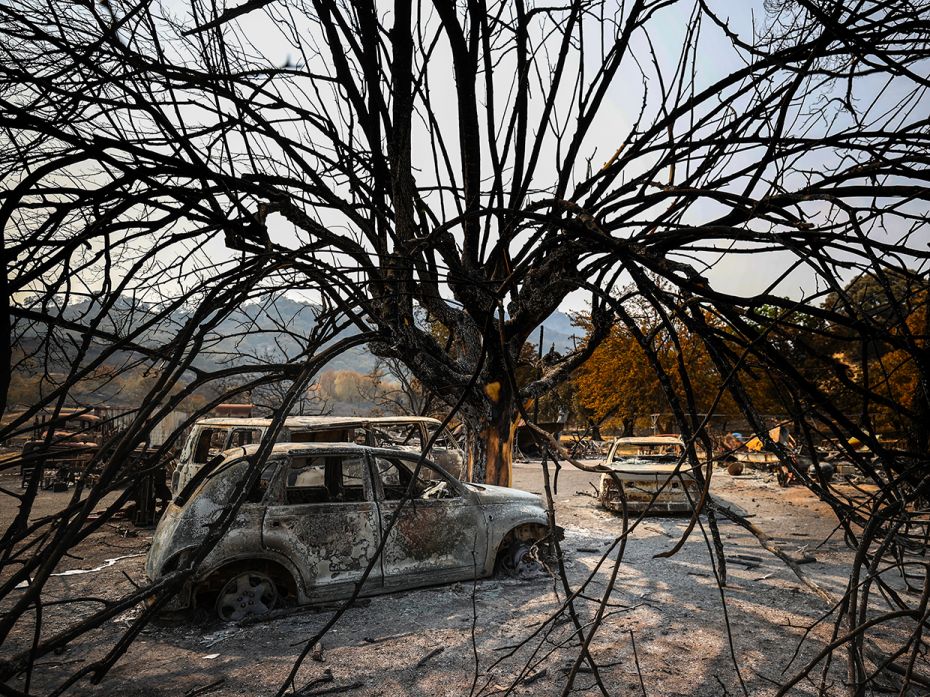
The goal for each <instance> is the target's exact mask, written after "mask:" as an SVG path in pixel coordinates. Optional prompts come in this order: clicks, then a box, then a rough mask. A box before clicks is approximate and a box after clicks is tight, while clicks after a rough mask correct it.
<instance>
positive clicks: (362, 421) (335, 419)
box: [194, 416, 442, 429]
mask: <svg viewBox="0 0 930 697" xmlns="http://www.w3.org/2000/svg"><path fill="white" fill-rule="evenodd" d="M413 423H417V424H419V423H422V424H430V425H438V424H440V423H442V422H441V421H439V420H438V419H434V418H432V417H429V416H288V417H287V418H285V419H284V425H285V426H286V427H287V428H292V429H293V428H307V429H313V428H319V429H324V428H339V427H342V428H348V427H350V426H367V425H374V426H377V425H390V424H413ZM194 425H195V426H245V427H249V426H252V427H255V428H264V427H268V426H270V425H271V419H270V418H258V417H229V416H223V417H209V418H205V419H198V420H197V422H196V423H195V424H194Z"/></svg>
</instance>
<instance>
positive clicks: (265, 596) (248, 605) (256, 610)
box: [216, 571, 278, 622]
mask: <svg viewBox="0 0 930 697" xmlns="http://www.w3.org/2000/svg"><path fill="white" fill-rule="evenodd" d="M277 603H278V587H277V586H276V585H275V583H274V581H272V580H271V578H270V577H269V576H267V575H265V574H263V573H261V572H258V571H242V572H240V573H237V574H235V575H233V576H231V577H230V578H229V580H228V581H226V583H225V584H224V585H223V588H222V589H221V590H220V594H219V596H217V599H216V614H217V616H218V617H219V618H220V619H221V620H223V621H224V622H238V621H239V620H243V619H245V618H247V617H260V616H261V615H266V614H268V613H269V612H271V611H272V610H273V609H274V607H275V605H277Z"/></svg>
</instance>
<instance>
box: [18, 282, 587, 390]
mask: <svg viewBox="0 0 930 697" xmlns="http://www.w3.org/2000/svg"><path fill="white" fill-rule="evenodd" d="M102 309H103V308H101V306H100V304H99V302H98V301H97V300H87V301H84V302H81V303H75V304H72V305H69V306H67V307H65V308H63V309H62V310H61V313H62V316H63V317H64V318H65V319H67V320H69V321H71V322H75V323H78V324H87V323H93V325H94V326H95V327H97V328H98V329H100V330H103V331H106V332H113V333H116V334H120V335H126V334H127V333H129V332H131V331H133V330H136V329H138V328H140V327H142V326H144V325H145V324H146V323H147V322H151V321H152V320H153V319H154V318H155V317H156V316H157V314H158V312H159V311H160V308H157V307H156V306H154V305H152V304H150V303H145V302H141V301H137V300H134V299H132V298H119V299H118V300H117V301H116V302H114V304H113V305H112V307H110V308H109V309H108V310H107V311H106V312H105V313H102ZM319 311H320V308H319V306H317V305H314V304H312V303H308V302H302V301H299V300H294V299H291V298H287V297H283V296H279V297H278V298H276V299H274V300H273V301H271V302H269V303H264V304H258V303H256V304H252V305H245V306H243V307H241V308H239V309H237V310H235V311H234V312H232V313H231V314H230V315H229V316H228V317H225V318H224V319H223V320H222V321H220V322H218V323H217V325H216V326H215V327H214V328H212V329H211V331H210V333H209V335H208V340H207V341H206V342H205V344H204V347H203V349H202V350H201V352H200V355H199V356H198V358H197V359H196V361H195V365H197V366H198V367H201V368H207V369H209V368H213V367H217V366H219V365H229V364H230V363H235V362H239V361H241V360H243V359H246V360H247V359H250V358H251V359H255V358H258V359H266V360H281V359H282V358H284V357H294V356H297V355H299V353H300V351H301V347H302V342H301V340H300V339H301V338H303V337H307V336H309V335H310V334H311V332H312V331H313V329H314V327H315V326H316V321H317V315H318V313H319ZM192 315H193V311H192V310H190V309H184V308H182V309H179V310H176V311H174V312H172V313H171V315H170V316H169V317H167V318H163V319H162V320H160V321H159V322H158V323H157V325H155V326H153V327H152V328H151V329H149V330H147V331H146V332H145V333H143V335H142V337H141V339H140V340H139V343H142V344H149V345H160V344H165V343H167V342H169V341H170V340H171V339H172V338H173V337H174V336H175V334H176V332H177V331H179V330H180V329H181V327H183V326H184V325H185V324H186V323H187V322H189V321H190V319H191V317H192ZM210 319H212V318H210ZM543 327H544V332H543V351H544V352H547V351H549V350H550V348H552V347H553V346H554V347H555V350H556V351H558V352H559V353H562V354H564V353H566V352H568V351H571V350H572V349H573V347H574V344H575V342H580V341H581V338H582V336H583V333H582V332H581V330H580V329H579V328H578V327H574V326H572V322H571V318H570V317H569V316H568V315H566V314H564V313H562V312H555V313H553V314H552V315H551V316H550V317H549V318H548V319H547V320H546V321H545V322H544V323H543ZM354 332H355V330H347V331H346V332H344V333H343V334H342V335H341V336H349V335H351V334H352V333H354ZM573 335H574V336H575V341H574V342H573V340H572V336H573ZM39 338H40V337H39V335H38V333H37V330H36V329H30V330H27V331H25V332H24V333H23V335H22V336H21V338H20V343H21V344H23V347H24V348H26V349H27V350H28V348H29V344H34V343H35V342H37V341H38V340H39ZM530 342H531V343H533V344H534V345H536V344H537V343H538V342H539V329H536V330H535V331H534V332H533V334H532V335H531V336H530ZM91 353H93V351H91ZM375 361H376V359H375V357H374V356H373V355H372V354H371V352H370V351H369V350H368V348H367V347H358V348H354V349H349V350H347V351H345V352H344V353H343V354H342V355H340V356H338V357H336V358H334V359H333V360H332V361H330V363H329V364H328V365H327V369H329V370H354V371H356V372H360V373H367V372H369V371H371V369H372V368H373V367H374V365H375Z"/></svg>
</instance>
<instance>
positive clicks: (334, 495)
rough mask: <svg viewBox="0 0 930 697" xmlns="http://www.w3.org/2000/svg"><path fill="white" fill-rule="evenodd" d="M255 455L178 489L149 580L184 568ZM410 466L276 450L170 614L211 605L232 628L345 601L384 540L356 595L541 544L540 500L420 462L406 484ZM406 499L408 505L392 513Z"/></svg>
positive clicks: (372, 451)
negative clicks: (284, 608) (296, 607)
mask: <svg viewBox="0 0 930 697" xmlns="http://www.w3.org/2000/svg"><path fill="white" fill-rule="evenodd" d="M257 449H258V446H257V445H250V446H246V447H243V448H237V449H235V450H231V451H228V452H227V453H226V454H225V457H224V458H223V459H222V460H214V461H213V462H211V463H210V464H209V465H207V466H205V467H203V468H201V469H200V470H199V471H198V473H197V474H196V476H195V477H194V478H193V479H191V481H189V482H188V483H187V485H186V486H185V487H184V489H183V490H182V491H181V492H180V493H179V494H178V496H177V497H176V498H175V500H174V501H173V502H172V503H171V505H170V506H169V507H168V509H167V510H166V512H165V514H164V515H163V517H162V519H161V521H160V522H159V524H158V527H157V529H156V530H155V536H154V539H153V541H152V547H151V549H150V550H149V555H148V559H147V560H146V572H147V573H148V575H149V578H151V579H152V580H153V581H157V580H158V579H160V578H162V577H163V576H165V575H166V574H168V573H170V572H172V571H175V570H176V569H178V568H181V567H183V566H184V565H185V564H186V563H187V560H188V559H189V558H190V555H191V554H193V553H194V552H195V550H196V549H197V547H198V546H199V545H200V544H201V542H202V541H203V540H204V539H205V537H206V535H207V530H208V527H209V526H210V525H211V523H213V522H215V521H216V520H218V519H219V517H220V515H221V514H222V512H223V510H224V509H225V508H227V507H228V506H229V504H230V497H231V496H232V495H233V493H234V490H235V488H236V484H237V483H238V482H241V481H243V478H244V477H245V476H246V474H247V471H248V468H249V465H250V458H253V457H254V456H255V453H256V451H257ZM419 458H420V456H419V455H418V454H416V453H410V452H405V451H402V450H390V449H384V448H371V447H366V446H361V445H352V444H312V443H280V444H276V445H275V446H274V447H273V450H272V454H271V455H270V457H269V458H268V461H267V463H266V466H265V467H264V469H263V471H262V473H261V477H260V480H259V481H258V483H257V484H256V486H255V487H254V488H253V489H252V490H251V491H249V492H247V494H246V503H244V504H243V505H242V506H241V508H240V510H239V512H238V514H237V516H236V519H235V521H234V522H233V524H232V526H231V527H230V528H229V530H228V531H227V532H226V534H225V535H224V536H223V537H222V538H221V539H220V541H219V542H218V543H217V544H216V545H214V546H213V548H212V549H211V550H210V552H209V554H208V555H207V557H206V558H205V559H204V561H203V562H202V563H201V564H200V566H199V567H198V569H197V570H196V572H195V573H194V575H193V577H192V579H191V580H190V581H189V582H187V583H186V584H185V586H184V588H183V589H182V592H181V593H180V595H179V597H178V598H177V600H176V601H175V602H174V603H173V607H174V608H175V609H179V608H186V607H193V606H200V607H203V606H205V605H206V606H207V607H210V606H212V607H213V608H215V610H216V613H217V615H218V616H219V617H220V618H221V619H223V620H227V621H235V620H239V619H243V618H245V617H248V616H250V615H260V614H264V613H266V612H268V611H270V610H271V609H272V608H274V607H275V606H278V605H280V604H295V603H296V604H303V603H313V602H319V601H326V600H334V599H339V598H345V597H348V596H349V595H351V593H352V591H353V589H354V586H355V585H356V583H357V582H358V581H360V580H361V578H362V575H363V573H364V571H365V569H366V568H367V567H368V565H369V563H370V562H371V560H372V559H373V558H374V557H375V555H376V552H377V550H378V547H379V545H380V544H381V541H382V538H383V537H385V536H386V542H385V543H384V548H383V552H382V554H381V555H380V558H378V559H377V561H376V562H375V564H374V567H373V568H372V571H371V573H370V575H369V576H368V578H367V580H366V582H365V585H364V586H363V588H362V593H363V594H366V595H370V594H375V593H380V592H388V591H394V590H400V589H405V588H414V587H417V586H425V585H431V584H436V583H446V582H452V581H459V580H466V579H473V578H476V577H483V576H487V575H489V574H491V573H492V572H493V571H494V570H495V566H496V565H497V566H503V567H505V568H508V567H509V568H513V567H514V566H516V565H518V564H520V563H522V562H523V561H524V559H526V558H532V557H533V556H534V555H535V554H537V552H538V550H539V549H540V548H544V547H545V546H546V543H547V541H548V539H549V527H548V523H547V518H546V511H545V509H544V507H543V505H542V501H541V500H540V498H539V497H538V496H535V495H533V494H529V493H527V492H523V491H519V490H516V489H508V488H504V487H495V486H485V485H477V484H465V483H462V482H460V481H459V480H457V479H456V478H455V477H453V476H451V475H449V474H448V473H446V472H445V471H444V470H443V469H442V468H441V467H439V466H438V465H436V464H435V463H432V462H429V461H424V463H423V465H422V466H421V468H420V472H419V475H418V476H415V473H416V466H417V462H418V460H419ZM405 492H410V493H409V494H407V497H408V499H410V500H408V501H407V503H406V504H405V505H403V507H401V501H402V499H403V498H404V496H405ZM399 508H400V513H399V514H397V511H398V509H399ZM395 514H397V520H396V521H395V524H394V525H393V527H391V528H390V529H389V526H390V521H391V519H392V518H393V517H394V516H395Z"/></svg>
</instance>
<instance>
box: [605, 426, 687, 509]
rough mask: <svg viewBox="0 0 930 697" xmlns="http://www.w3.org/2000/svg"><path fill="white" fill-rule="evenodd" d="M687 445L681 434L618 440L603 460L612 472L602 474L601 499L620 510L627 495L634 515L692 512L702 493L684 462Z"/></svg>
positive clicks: (629, 506) (612, 507)
mask: <svg viewBox="0 0 930 697" xmlns="http://www.w3.org/2000/svg"><path fill="white" fill-rule="evenodd" d="M684 447H685V445H684V443H683V442H682V440H681V438H679V437H678V436H650V437H630V438H618V439H616V440H615V441H614V442H613V444H612V445H611V447H610V451H609V452H608V454H607V458H606V459H605V460H604V463H603V464H604V465H606V466H607V467H609V468H610V469H611V470H612V472H611V473H604V474H602V475H601V482H600V486H599V487H598V501H600V504H601V505H602V506H603V507H604V508H606V509H608V510H611V511H614V512H617V513H619V512H621V511H622V510H623V498H624V497H625V498H626V506H627V511H628V512H629V513H631V514H632V513H642V512H643V511H648V512H649V513H689V512H691V511H692V510H693V508H694V504H695V503H696V502H697V501H698V499H699V498H700V494H701V492H700V489H699V488H698V486H697V482H696V481H695V479H694V476H693V475H692V474H691V465H690V464H688V463H687V462H683V453H684ZM680 463H683V464H680ZM679 464H680V466H679ZM618 485H619V486H618ZM621 489H622V491H623V496H621V493H620V492H621Z"/></svg>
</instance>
